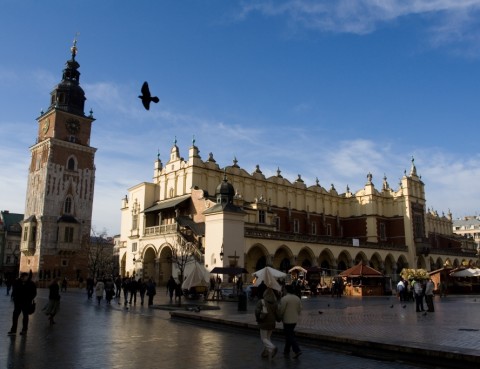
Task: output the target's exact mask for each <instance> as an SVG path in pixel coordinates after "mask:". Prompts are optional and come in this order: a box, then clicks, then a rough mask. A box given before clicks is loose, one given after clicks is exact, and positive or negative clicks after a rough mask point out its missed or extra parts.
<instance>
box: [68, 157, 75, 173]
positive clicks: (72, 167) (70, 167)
mask: <svg viewBox="0 0 480 369" xmlns="http://www.w3.org/2000/svg"><path fill="white" fill-rule="evenodd" d="M67 169H68V170H75V159H74V158H70V159H68V162H67Z"/></svg>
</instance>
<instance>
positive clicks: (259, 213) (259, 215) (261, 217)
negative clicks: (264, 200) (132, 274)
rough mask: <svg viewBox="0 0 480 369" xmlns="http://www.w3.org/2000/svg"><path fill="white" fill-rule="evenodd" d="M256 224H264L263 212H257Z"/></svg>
mask: <svg viewBox="0 0 480 369" xmlns="http://www.w3.org/2000/svg"><path fill="white" fill-rule="evenodd" d="M258 223H260V224H265V210H259V211H258Z"/></svg>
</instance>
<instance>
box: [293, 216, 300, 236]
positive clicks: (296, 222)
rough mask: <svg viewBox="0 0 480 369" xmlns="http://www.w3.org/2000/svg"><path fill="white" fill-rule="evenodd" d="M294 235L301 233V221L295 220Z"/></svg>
mask: <svg viewBox="0 0 480 369" xmlns="http://www.w3.org/2000/svg"><path fill="white" fill-rule="evenodd" d="M293 233H300V221H299V220H298V219H294V220H293Z"/></svg>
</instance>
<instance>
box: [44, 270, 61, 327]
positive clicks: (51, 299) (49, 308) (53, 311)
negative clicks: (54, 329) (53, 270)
mask: <svg viewBox="0 0 480 369" xmlns="http://www.w3.org/2000/svg"><path fill="white" fill-rule="evenodd" d="M48 290H49V294H48V303H47V305H45V307H44V308H43V311H44V312H45V314H46V315H47V316H48V320H49V321H50V325H53V324H55V321H54V319H53V318H54V317H55V315H57V313H58V311H59V310H60V285H59V284H58V278H54V279H53V281H52V283H51V284H50V286H48Z"/></svg>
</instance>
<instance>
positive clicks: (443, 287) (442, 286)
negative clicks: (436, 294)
mask: <svg viewBox="0 0 480 369" xmlns="http://www.w3.org/2000/svg"><path fill="white" fill-rule="evenodd" d="M439 284H440V287H439V289H440V297H447V284H446V283H445V281H441V282H440V283H439Z"/></svg>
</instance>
